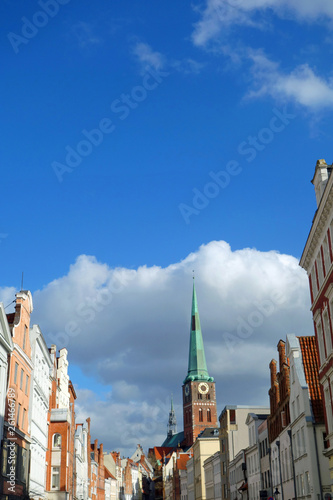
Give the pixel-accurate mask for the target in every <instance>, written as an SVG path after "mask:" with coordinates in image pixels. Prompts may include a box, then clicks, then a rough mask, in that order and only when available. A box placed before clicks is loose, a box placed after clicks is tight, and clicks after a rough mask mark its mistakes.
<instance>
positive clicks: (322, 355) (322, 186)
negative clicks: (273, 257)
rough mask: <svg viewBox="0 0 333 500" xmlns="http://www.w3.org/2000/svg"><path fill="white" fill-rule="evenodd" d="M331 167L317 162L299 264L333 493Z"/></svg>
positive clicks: (323, 161) (332, 196) (319, 161)
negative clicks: (311, 209)
mask: <svg viewBox="0 0 333 500" xmlns="http://www.w3.org/2000/svg"><path fill="white" fill-rule="evenodd" d="M331 172H332V165H327V163H326V162H325V160H318V161H317V164H316V168H315V174H314V177H313V179H312V183H313V185H314V188H315V194H316V201H317V211H316V213H315V216H314V218H313V221H312V226H311V230H310V233H309V236H308V239H307V242H306V245H305V248H304V250H303V254H302V257H301V260H300V265H301V267H303V268H304V269H305V270H306V272H307V274H308V278H309V286H310V295H311V310H312V315H313V322H314V328H315V334H316V338H317V342H318V348H319V380H320V384H321V385H322V388H323V395H324V413H325V424H326V450H325V454H326V456H327V457H328V458H329V467H330V477H331V490H332V491H333V487H332V483H333V413H332V408H333V324H332V318H333V266H332V264H333V176H332V175H331Z"/></svg>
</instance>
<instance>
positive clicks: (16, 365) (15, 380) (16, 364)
mask: <svg viewBox="0 0 333 500" xmlns="http://www.w3.org/2000/svg"><path fill="white" fill-rule="evenodd" d="M17 372H18V363H15V370H14V384H17Z"/></svg>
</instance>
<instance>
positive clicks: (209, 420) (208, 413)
mask: <svg viewBox="0 0 333 500" xmlns="http://www.w3.org/2000/svg"><path fill="white" fill-rule="evenodd" d="M211 421H212V414H211V412H210V409H209V408H208V410H207V422H211Z"/></svg>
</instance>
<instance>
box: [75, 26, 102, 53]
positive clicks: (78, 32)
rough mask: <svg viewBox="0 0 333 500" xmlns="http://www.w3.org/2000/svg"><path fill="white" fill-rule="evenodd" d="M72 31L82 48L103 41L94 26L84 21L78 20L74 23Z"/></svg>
mask: <svg viewBox="0 0 333 500" xmlns="http://www.w3.org/2000/svg"><path fill="white" fill-rule="evenodd" d="M71 33H72V35H73V36H74V38H75V40H76V42H77V44H78V45H79V47H80V48H81V49H86V48H87V47H91V46H93V45H98V44H100V43H101V42H102V40H101V38H100V37H98V36H97V35H96V34H95V33H94V28H93V26H92V25H91V24H88V23H86V22H84V21H78V22H77V23H75V24H73V25H72V27H71Z"/></svg>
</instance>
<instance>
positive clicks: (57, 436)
mask: <svg viewBox="0 0 333 500" xmlns="http://www.w3.org/2000/svg"><path fill="white" fill-rule="evenodd" d="M52 446H53V448H61V435H60V434H53V443H52Z"/></svg>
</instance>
